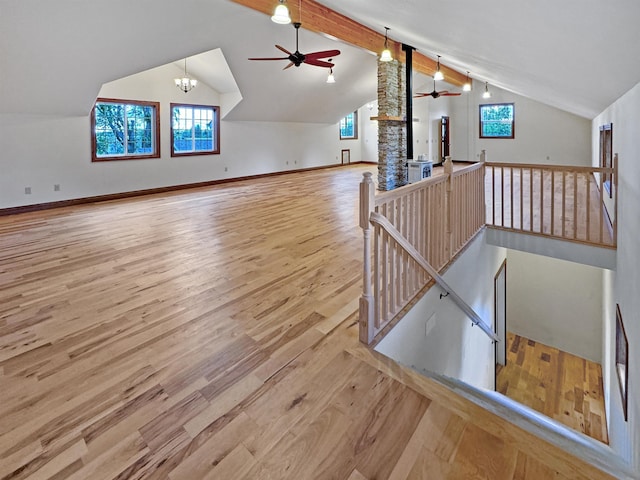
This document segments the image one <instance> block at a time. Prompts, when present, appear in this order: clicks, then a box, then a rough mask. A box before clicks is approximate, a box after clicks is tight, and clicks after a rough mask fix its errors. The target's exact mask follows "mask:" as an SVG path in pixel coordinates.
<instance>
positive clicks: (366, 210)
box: [359, 172, 376, 345]
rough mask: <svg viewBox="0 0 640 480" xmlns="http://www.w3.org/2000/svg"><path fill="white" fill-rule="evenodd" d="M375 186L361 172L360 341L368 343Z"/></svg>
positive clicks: (370, 325)
mask: <svg viewBox="0 0 640 480" xmlns="http://www.w3.org/2000/svg"><path fill="white" fill-rule="evenodd" d="M375 190H376V186H375V184H374V183H373V180H372V179H371V172H365V173H364V174H363V178H362V182H360V228H362V233H363V235H364V262H363V270H362V285H363V288H362V296H361V297H360V309H359V313H360V322H359V325H360V341H361V342H362V343H365V344H367V345H368V344H369V343H370V342H371V341H372V340H373V335H374V328H373V327H374V324H373V311H374V310H373V309H374V304H373V295H372V294H371V222H370V221H369V217H370V215H371V212H373V210H374V208H375V199H374V197H375Z"/></svg>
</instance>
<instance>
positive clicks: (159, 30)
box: [0, 0, 640, 122]
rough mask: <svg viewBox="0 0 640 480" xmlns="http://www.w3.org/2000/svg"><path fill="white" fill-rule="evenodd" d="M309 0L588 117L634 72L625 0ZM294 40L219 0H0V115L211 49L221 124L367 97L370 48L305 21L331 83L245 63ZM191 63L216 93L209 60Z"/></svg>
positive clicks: (58, 103) (346, 104)
mask: <svg viewBox="0 0 640 480" xmlns="http://www.w3.org/2000/svg"><path fill="white" fill-rule="evenodd" d="M290 1H291V2H295V1H296V0H290ZM275 3H276V2H275V0H274V4H275ZM320 3H322V4H324V5H326V6H328V7H330V8H332V9H334V10H336V11H338V12H340V13H343V14H345V15H346V16H348V17H350V18H353V19H355V20H357V21H358V22H360V23H362V24H364V25H366V26H368V27H370V28H372V29H373V30H376V31H380V32H383V31H384V26H388V27H390V28H391V31H390V36H391V37H392V38H393V39H395V40H397V41H400V42H404V43H407V44H410V45H412V46H414V47H416V48H417V49H418V51H420V52H421V53H423V54H424V55H427V56H431V57H435V55H436V54H439V55H442V61H443V63H444V64H447V65H450V66H452V67H454V68H456V69H458V70H459V71H467V70H469V71H470V72H471V75H472V76H473V77H474V78H476V79H478V80H480V81H488V82H489V83H490V84H492V85H496V86H499V87H501V88H504V89H507V90H510V91H513V92H515V93H518V94H520V95H524V96H526V97H529V98H532V99H534V100H538V101H541V102H543V103H547V104H550V105H554V106H557V107H559V108H561V109H564V110H567V111H569V112H572V113H575V114H578V115H581V116H583V117H587V118H592V117H594V116H595V115H597V114H598V113H600V112H601V111H602V110H603V109H604V108H606V107H607V106H608V105H609V104H611V103H612V102H613V101H614V100H616V99H617V98H618V97H620V96H621V95H622V94H624V93H625V92H626V91H627V90H629V89H630V88H631V87H632V86H634V85H635V84H636V83H638V81H640V62H638V61H637V59H638V58H640V55H639V54H640V29H638V28H637V24H638V21H640V2H637V1H636V0H612V1H610V2H602V1H601V0H564V1H562V2H558V1H557V0H536V1H535V2H529V3H522V2H514V1H513V0H485V1H483V2H478V1H477V0H450V1H446V2H445V1H440V2H426V1H424V0H403V1H402V2H396V3H393V2H389V1H388V0H321V2H320ZM302 20H303V24H304V12H303V19H302ZM294 42H295V36H294V30H293V28H292V27H291V26H281V25H276V24H273V23H272V22H270V21H269V19H268V17H266V16H265V15H264V14H262V13H259V12H256V11H254V10H251V9H248V8H246V7H243V6H241V5H238V4H235V3H233V2H231V1H230V0H181V1H180V2H175V1H171V2H170V1H168V0H137V1H135V2H132V1H130V0H111V1H109V2H104V1H98V0H84V1H78V0H51V1H49V2H40V1H38V0H21V1H20V2H16V1H12V0H0V71H1V72H2V75H0V113H13V114H21V113H24V114H45V115H47V114H52V115H86V114H87V113H88V112H89V110H90V109H91V106H92V105H93V102H94V100H95V98H96V96H97V94H98V92H99V90H100V87H101V85H102V84H103V83H106V82H109V81H112V80H114V79H117V78H121V77H124V76H127V75H131V74H134V73H138V72H140V71H144V70H147V69H150V68H153V67H156V66H159V65H164V64H167V63H172V62H176V61H179V60H180V59H182V58H184V57H190V56H193V55H196V54H200V53H202V52H209V51H211V50H214V49H218V48H220V49H221V51H222V53H223V55H224V58H225V59H226V62H227V63H228V68H229V69H230V71H231V72H232V74H233V77H234V78H235V82H236V83H237V86H238V88H239V90H240V93H241V95H242V101H241V102H240V103H239V104H238V106H237V107H236V108H234V109H233V111H232V112H231V113H230V114H229V117H228V118H229V119H234V120H274V121H292V122H295V121H315V122H335V121H337V120H338V119H339V118H340V117H341V116H342V115H344V114H345V113H347V112H349V111H351V110H353V109H354V108H356V107H358V106H360V105H362V104H364V103H366V102H367V101H369V100H371V99H372V98H374V97H375V88H376V73H375V72H376V59H375V56H373V55H372V54H371V53H370V52H367V51H365V50H363V49H360V48H357V47H353V46H350V45H346V44H343V43H340V42H336V41H334V40H331V39H329V38H326V37H324V36H322V35H319V34H316V33H312V32H309V31H306V30H304V29H303V30H302V31H301V32H300V47H301V48H300V49H301V51H303V52H304V51H312V50H323V49H327V48H339V49H340V50H341V51H342V54H341V55H340V57H338V58H336V59H335V63H336V69H335V73H336V76H337V78H338V83H336V84H334V85H327V84H325V83H324V78H326V71H325V70H324V69H320V68H316V67H309V66H307V65H302V66H301V67H300V68H299V69H296V68H292V69H289V70H287V71H284V72H283V71H282V70H281V68H282V66H284V65H280V63H277V62H249V61H248V60H247V57H250V56H273V55H274V54H277V53H278V51H277V50H276V49H275V47H274V44H276V43H277V44H280V45H282V46H285V47H286V48H289V47H293V46H294ZM193 66H194V69H195V70H200V71H199V72H198V71H193V74H194V76H196V77H198V78H199V79H200V80H201V81H204V82H205V83H210V84H211V86H212V87H213V88H216V89H220V90H224V88H225V87H224V86H221V83H220V82H221V79H220V78H217V79H216V73H215V72H214V71H212V70H211V69H210V68H209V69H208V66H207V65H201V66H197V64H196V63H194V65H193ZM190 70H191V69H190ZM207 70H208V71H207ZM200 75H201V76H202V78H200ZM169 81H170V79H169ZM223 93H224V92H223Z"/></svg>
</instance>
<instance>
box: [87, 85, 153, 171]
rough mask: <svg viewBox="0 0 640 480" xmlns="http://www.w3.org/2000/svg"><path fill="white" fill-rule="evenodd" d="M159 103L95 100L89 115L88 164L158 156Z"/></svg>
mask: <svg viewBox="0 0 640 480" xmlns="http://www.w3.org/2000/svg"><path fill="white" fill-rule="evenodd" d="M159 112H160V104H159V103H157V102H140V101H134V100H114V99H106V98H99V99H98V100H97V101H96V104H95V105H94V107H93V110H92V112H91V161H92V162H103V161H111V160H133V159H139V158H159V157H160V128H159V116H160V115H159Z"/></svg>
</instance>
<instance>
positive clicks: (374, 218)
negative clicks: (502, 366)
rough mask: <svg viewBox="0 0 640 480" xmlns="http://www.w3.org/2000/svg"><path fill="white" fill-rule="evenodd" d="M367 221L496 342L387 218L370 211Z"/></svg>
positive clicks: (482, 324)
mask: <svg viewBox="0 0 640 480" xmlns="http://www.w3.org/2000/svg"><path fill="white" fill-rule="evenodd" d="M369 221H370V222H371V223H373V224H375V225H378V226H380V228H382V229H384V230H385V231H386V232H387V233H388V234H389V236H391V237H392V238H393V239H394V240H395V241H396V243H397V244H398V245H399V246H400V247H401V248H402V249H403V250H404V251H405V252H407V253H408V254H409V256H411V258H413V260H414V261H415V262H416V263H417V264H418V265H420V266H421V267H422V268H423V269H424V270H425V271H426V272H427V273H428V274H429V275H430V276H431V278H433V279H434V280H435V282H436V283H437V284H438V285H439V286H440V287H441V288H442V289H444V290H445V291H446V292H448V293H449V294H450V296H451V298H452V299H453V300H454V301H455V303H456V304H457V305H458V307H460V309H461V310H462V311H463V312H464V313H465V314H467V316H468V317H469V319H470V320H471V322H472V323H473V324H474V325H477V326H478V327H480V329H481V330H482V331H483V332H484V333H486V334H487V336H488V337H489V338H491V339H492V340H493V341H494V342H497V341H498V340H499V339H498V336H497V335H496V334H495V333H494V332H493V330H492V329H491V327H489V325H487V324H486V323H485V322H484V320H482V318H481V317H480V316H479V315H478V314H477V313H476V312H475V311H474V310H473V308H471V307H470V306H469V305H468V304H467V303H466V302H465V301H464V300H463V299H462V298H461V297H460V296H459V295H458V294H457V293H456V292H455V291H454V290H453V289H452V288H451V287H450V286H449V284H448V283H447V282H446V281H445V280H444V278H442V277H441V276H440V274H439V273H438V271H437V270H436V269H435V268H433V267H432V266H431V264H430V263H429V262H427V260H425V258H424V257H423V256H422V255H420V253H419V252H418V251H417V250H416V249H415V248H414V247H413V246H412V245H411V244H410V243H409V242H408V241H407V239H406V238H405V237H404V236H403V235H402V234H401V233H400V232H399V231H398V230H397V229H396V228H395V227H394V226H393V225H392V224H391V222H389V220H387V219H386V218H385V217H384V216H383V215H380V214H379V213H376V212H371V215H370V217H369Z"/></svg>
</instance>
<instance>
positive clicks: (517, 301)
mask: <svg viewBox="0 0 640 480" xmlns="http://www.w3.org/2000/svg"><path fill="white" fill-rule="evenodd" d="M507 329H508V330H509V331H510V332H514V333H516V334H518V335H521V336H524V337H526V338H530V339H531V340H535V341H536V342H541V343H544V344H545V345H549V346H552V347H556V348H559V349H560V350H563V351H565V352H569V353H572V354H574V355H577V356H579V357H582V358H586V359H589V360H591V361H593V362H597V363H601V361H602V348H601V343H602V340H601V334H602V269H600V268H596V267H591V266H587V265H581V264H579V263H573V262H567V261H565V260H558V259H556V258H550V257H544V256H541V255H534V254H532V253H525V252H519V251H517V250H509V251H508V253H507Z"/></svg>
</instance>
